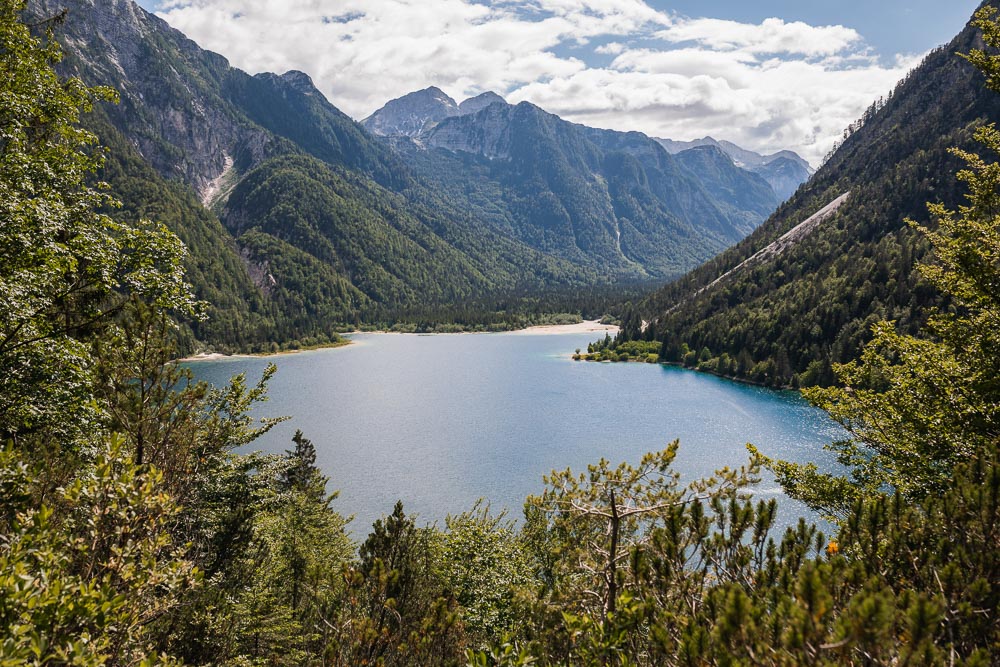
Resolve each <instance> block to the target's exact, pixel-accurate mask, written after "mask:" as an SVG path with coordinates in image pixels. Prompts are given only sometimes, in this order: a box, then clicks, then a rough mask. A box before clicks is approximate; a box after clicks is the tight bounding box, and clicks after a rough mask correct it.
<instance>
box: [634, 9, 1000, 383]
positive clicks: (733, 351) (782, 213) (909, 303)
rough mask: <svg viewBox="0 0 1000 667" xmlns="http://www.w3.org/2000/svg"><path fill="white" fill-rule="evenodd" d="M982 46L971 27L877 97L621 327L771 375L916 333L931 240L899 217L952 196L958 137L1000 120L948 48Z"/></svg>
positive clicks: (800, 376)
mask: <svg viewBox="0 0 1000 667" xmlns="http://www.w3.org/2000/svg"><path fill="white" fill-rule="evenodd" d="M971 48H982V44H981V42H980V41H979V38H978V37H977V33H976V31H975V30H973V29H972V28H968V27H967V28H966V29H965V30H964V31H963V32H962V33H961V34H959V35H958V36H957V37H956V38H955V39H954V40H953V41H952V42H951V43H950V44H948V45H947V46H945V47H943V48H940V49H937V50H935V51H933V52H931V53H930V54H929V55H928V56H927V57H926V58H925V60H924V61H923V63H922V64H921V65H920V66H919V67H918V68H916V69H915V70H913V71H912V72H911V73H910V74H909V75H908V76H907V77H906V78H905V79H904V80H903V81H901V82H900V83H899V84H898V86H897V87H896V89H895V90H894V91H893V93H892V95H891V96H890V97H889V98H888V99H887V100H881V101H879V102H878V103H876V104H873V105H872V106H871V107H870V108H869V109H868V110H867V112H866V113H865V114H864V116H863V117H862V118H861V119H860V121H859V122H858V123H855V124H854V125H853V126H852V127H853V128H854V131H853V133H852V134H850V135H849V136H848V138H847V139H846V140H845V141H844V142H843V144H842V145H840V146H839V148H838V149H837V150H836V151H835V152H834V153H833V154H832V155H831V157H830V158H829V159H828V160H827V162H826V163H825V164H824V165H823V166H822V167H821V168H820V170H819V171H818V172H817V173H816V174H815V175H814V176H813V177H812V178H811V179H810V180H809V181H808V182H807V183H806V184H805V185H803V186H802V187H800V188H799V189H798V191H797V192H796V193H795V195H794V196H793V197H792V198H791V199H790V200H789V201H788V202H786V203H785V204H783V205H782V206H781V207H780V208H779V209H778V210H777V211H776V212H775V214H774V215H773V216H771V218H770V219H769V220H768V221H767V222H765V223H764V224H763V225H761V226H760V227H759V228H758V229H757V230H756V231H755V232H754V233H753V234H751V235H750V236H749V237H748V238H747V239H745V240H744V241H742V242H740V243H739V244H737V245H736V246H734V247H733V248H731V249H730V250H727V251H726V252H724V253H722V254H720V255H719V256H718V257H716V258H715V259H713V260H712V261H710V262H708V263H706V264H705V265H704V266H701V267H699V268H698V269H696V270H694V271H692V272H690V273H689V274H687V275H685V276H684V277H683V278H681V279H680V280H678V281H675V282H674V283H672V284H670V285H668V286H667V287H666V288H664V289H663V290H661V291H659V292H658V293H656V294H655V295H654V296H653V297H651V298H649V299H648V300H646V301H645V302H644V303H643V304H641V305H640V307H639V308H638V309H637V310H636V312H635V313H634V314H633V315H632V316H631V317H630V318H629V321H628V322H627V324H626V333H625V336H624V337H625V338H635V339H642V338H645V339H652V340H658V341H661V343H662V344H661V356H662V357H663V358H664V359H666V360H669V361H679V362H683V363H686V364H687V365H691V366H699V367H701V368H704V369H706V370H710V371H715V372H718V373H721V374H724V375H735V376H739V377H744V378H750V379H753V380H757V381H760V382H767V383H771V384H814V383H828V382H831V381H832V379H833V376H832V373H831V363H833V362H844V361H848V360H851V359H853V358H855V357H856V356H857V354H858V353H859V350H860V348H861V346H862V345H863V344H864V343H865V341H867V340H868V339H869V338H870V328H871V325H872V324H873V323H874V322H876V321H878V320H892V321H895V322H896V326H897V327H898V329H900V330H901V331H904V332H907V333H915V332H916V331H917V329H918V327H919V325H920V323H921V322H922V321H923V320H924V318H925V317H926V315H927V312H928V309H929V308H930V307H932V306H936V305H937V306H939V305H943V304H941V303H940V299H939V297H938V296H937V295H936V294H935V293H934V292H933V290H932V289H931V288H930V287H929V285H928V284H927V283H926V281H925V280H924V279H923V278H922V277H921V275H920V273H919V272H918V271H917V270H916V268H915V265H916V263H917V262H918V261H919V260H920V259H922V258H923V257H924V256H925V255H926V253H927V249H928V243H927V242H926V240H924V238H923V237H922V236H921V235H920V234H919V232H917V231H916V230H914V229H913V228H912V227H911V226H910V225H908V224H907V222H906V220H907V219H908V218H910V219H913V220H916V221H918V222H919V223H921V224H929V223H931V222H932V221H931V220H930V219H929V215H928V212H927V208H926V204H925V203H926V202H928V201H935V202H942V203H944V204H945V205H946V206H948V207H950V208H955V207H957V206H958V205H960V204H961V203H962V202H963V192H964V190H963V186H962V185H961V184H960V183H959V182H958V181H957V180H956V178H955V172H956V170H957V169H958V168H959V167H960V165H961V163H960V161H959V160H958V159H957V158H956V157H955V156H953V155H952V154H951V153H950V152H949V148H951V147H954V146H957V147H961V148H963V149H967V150H973V151H975V150H977V147H976V145H975V142H974V141H973V139H972V133H973V130H974V128H975V127H977V126H979V125H981V124H983V123H984V122H996V121H998V120H1000V97H998V96H997V95H996V94H995V93H992V92H990V91H988V90H986V89H985V87H984V85H983V79H982V75H980V74H979V73H978V72H976V71H975V69H974V68H973V67H972V66H971V65H969V64H968V63H967V62H966V61H965V60H963V59H962V58H960V57H958V56H957V55H956V53H965V52H968V51H969V50H970V49H971Z"/></svg>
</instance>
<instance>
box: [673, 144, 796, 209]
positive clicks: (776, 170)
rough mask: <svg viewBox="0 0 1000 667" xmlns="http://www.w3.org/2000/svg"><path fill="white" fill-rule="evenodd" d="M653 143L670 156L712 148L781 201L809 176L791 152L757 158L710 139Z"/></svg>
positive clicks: (745, 150)
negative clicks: (756, 177)
mask: <svg viewBox="0 0 1000 667" xmlns="http://www.w3.org/2000/svg"><path fill="white" fill-rule="evenodd" d="M656 141H658V142H659V143H660V145H661V146H663V147H664V148H666V149H667V152H669V153H672V154H678V153H681V152H682V151H687V150H690V149H692V148H700V147H702V146H714V147H716V148H718V149H719V150H721V151H722V152H723V153H725V154H726V155H728V156H729V157H730V158H732V160H733V163H734V164H736V166H737V167H741V168H743V169H746V170H748V171H752V172H753V173H755V174H759V175H760V176H762V177H763V178H764V180H766V181H767V182H768V183H769V184H770V185H771V188H772V189H773V190H774V193H775V194H776V195H777V196H778V199H779V200H781V201H785V200H786V199H788V198H789V197H791V196H792V194H793V193H794V192H795V191H796V190H797V189H798V187H799V186H800V185H802V184H803V183H805V182H806V181H808V180H809V177H810V176H812V174H813V169H812V167H810V166H809V163H808V162H806V161H805V160H803V159H802V158H801V157H800V156H799V155H798V153H795V152H794V151H789V150H783V151H778V152H777V153H772V154H770V155H761V154H760V153H755V152H754V151H751V150H747V149H746V148H741V147H740V146H737V145H736V144H734V143H732V142H731V141H716V140H715V139H713V138H712V137H703V138H701V139H695V140H693V141H674V140H672V139H660V138H657V139H656Z"/></svg>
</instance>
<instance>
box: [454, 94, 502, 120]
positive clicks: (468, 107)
mask: <svg viewBox="0 0 1000 667" xmlns="http://www.w3.org/2000/svg"><path fill="white" fill-rule="evenodd" d="M498 103H499V104H507V100H505V99H504V98H502V97H501V96H499V95H497V94H496V93H494V92H493V91H492V90H489V91H487V92H485V93H480V94H479V95H476V96H475V97H470V98H469V99H467V100H465V101H464V102H462V103H461V104H459V105H458V110H459V112H461V113H462V115H465V114H470V113H476V112H477V111H480V110H482V109H485V108H486V107H488V106H490V105H491V104H498Z"/></svg>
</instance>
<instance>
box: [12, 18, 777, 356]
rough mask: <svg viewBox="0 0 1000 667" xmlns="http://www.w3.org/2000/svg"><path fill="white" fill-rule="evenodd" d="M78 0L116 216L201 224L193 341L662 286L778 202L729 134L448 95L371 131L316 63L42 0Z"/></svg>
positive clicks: (74, 55)
mask: <svg viewBox="0 0 1000 667" xmlns="http://www.w3.org/2000/svg"><path fill="white" fill-rule="evenodd" d="M64 8H66V9H67V10H68V11H67V14H66V17H65V20H64V21H63V22H62V24H61V25H60V26H59V27H58V28H57V31H56V37H57V39H58V40H59V41H60V42H61V43H62V44H63V45H64V48H65V50H66V57H65V59H64V60H63V62H62V63H61V64H60V68H61V70H62V72H63V73H64V74H72V75H77V76H79V77H81V78H82V79H83V80H84V81H85V82H86V83H88V84H90V85H107V86H111V87H113V88H115V89H116V90H117V91H118V92H119V95H120V98H121V101H120V103H118V104H117V105H99V106H98V108H97V109H95V111H94V112H93V113H92V114H89V115H88V116H87V117H86V118H84V122H85V123H86V124H87V125H88V127H90V128H91V129H93V130H94V131H95V133H96V134H97V135H98V137H99V139H100V141H101V143H102V144H104V145H105V146H107V147H109V149H110V151H109V157H108V159H107V161H106V164H105V168H104V171H103V173H102V174H101V177H102V178H103V179H104V180H106V181H107V182H109V184H110V185H111V187H112V190H113V191H114V192H115V193H116V194H117V195H118V196H119V197H120V198H121V200H122V202H123V208H122V209H121V210H120V211H116V212H115V214H116V215H121V216H124V217H130V216H131V217H134V216H142V217H148V218H154V219H158V220H162V221H163V222H165V223H166V224H167V225H168V226H170V227H171V228H172V229H173V230H174V231H175V232H176V233H177V234H178V235H179V236H180V237H181V238H182V240H183V241H184V242H185V244H186V245H187V247H188V250H189V253H190V257H189V261H188V276H189V278H190V280H191V281H192V283H193V285H194V287H195V288H196V291H197V293H198V295H199V297H201V298H203V299H205V300H206V301H208V302H209V303H210V304H211V318H210V319H209V321H208V322H206V323H195V324H193V325H192V327H193V328H192V335H193V336H194V337H197V338H198V339H201V340H202V341H207V342H209V343H211V344H213V345H215V346H217V347H222V348H237V347H247V346H251V347H252V346H255V345H260V344H262V343H264V342H267V341H280V340H292V339H299V338H304V337H308V336H312V335H315V334H317V333H322V332H324V331H329V330H330V329H331V328H332V327H335V326H343V325H352V324H358V323H363V322H366V321H367V322H373V321H384V320H385V319H386V318H388V319H392V317H393V316H392V313H394V312H402V311H406V310H412V309H414V308H420V307H424V306H433V307H438V306H442V307H446V306H449V305H452V306H454V305H461V304H467V303H469V302H473V301H477V302H483V301H489V300H490V299H497V298H504V295H510V294H537V293H539V292H544V291H546V290H553V289H555V290H571V289H572V290H578V289H581V288H589V287H590V286H595V285H614V284H620V283H628V282H635V281H650V280H663V279H666V278H669V277H672V276H676V275H679V274H680V273H682V272H683V271H685V270H687V269H690V268H692V267H694V266H697V265H698V264H699V263H701V262H703V261H705V260H706V259H708V258H710V257H711V256H713V255H714V254H716V253H718V252H719V251H721V250H722V249H723V248H725V247H727V246H728V245H731V244H732V243H733V242H735V241H737V240H739V239H740V238H742V237H744V236H745V235H746V234H748V233H749V232H751V231H752V230H753V229H754V228H755V227H756V226H757V225H758V224H759V223H760V222H762V221H763V220H764V219H765V218H766V217H767V215H768V214H769V213H770V212H771V211H772V210H773V209H774V208H775V207H776V206H777V205H778V201H779V200H778V198H777V196H776V195H775V194H774V191H773V190H772V189H771V187H770V186H769V185H768V184H767V182H766V181H765V180H764V179H763V178H761V177H760V176H758V175H756V174H753V173H750V172H748V171H746V170H743V169H740V168H738V167H736V166H735V165H734V163H733V162H732V160H731V159H729V158H728V157H727V156H726V155H725V154H724V153H722V152H721V151H720V150H718V149H716V148H715V147H700V148H699V149H698V150H697V151H686V152H684V153H682V154H679V155H677V156H674V155H671V154H670V153H668V152H667V151H666V150H665V149H663V147H662V146H661V145H660V144H658V143H656V142H655V141H653V140H651V139H649V138H648V137H645V135H641V134H638V133H619V132H611V131H607V130H596V129H593V128H587V127H584V126H581V125H576V124H573V123H569V122H566V121H564V120H562V119H560V118H558V117H557V116H554V115H552V114H548V113H546V112H545V111H543V110H542V109H539V108H538V107H536V106H533V105H531V104H527V103H522V104H519V105H509V104H507V103H506V102H505V101H503V99H502V98H500V97H499V96H498V95H495V94H491V93H485V94H483V95H480V96H478V97H475V98H472V99H470V100H466V101H464V102H463V103H462V104H456V103H455V102H454V101H453V100H450V99H449V98H447V96H445V95H443V94H440V95H439V94H438V93H440V91H434V90H433V89H432V90H429V91H423V92H422V93H420V94H418V95H417V99H414V98H413V97H412V96H407V98H404V100H403V101H396V104H393V103H390V104H389V105H386V109H390V110H391V109H395V110H396V111H395V113H394V114H392V117H391V119H390V118H389V116H390V114H389V113H388V112H385V113H382V114H374V115H373V117H371V118H369V119H366V121H365V126H367V127H368V129H367V130H366V129H365V126H363V125H362V124H359V123H357V122H355V121H353V120H352V119H351V118H349V117H348V116H347V115H345V114H344V113H342V112H341V111H340V110H338V109H337V108H336V107H335V106H334V105H333V104H331V103H330V102H329V101H328V100H327V99H326V98H325V97H324V96H323V95H322V93H320V91H319V90H318V89H317V88H316V87H315V86H314V85H313V83H312V81H311V80H310V78H309V77H308V76H307V75H306V74H304V73H302V72H295V71H292V72H286V73H285V74H281V75H277V74H270V73H263V74H258V75H254V76H251V75H249V74H246V73H245V72H242V71H240V70H238V69H236V68H233V67H231V66H230V65H229V63H228V61H226V59H225V58H223V57H222V56H220V55H218V54H215V53H211V52H209V51H206V50H204V49H201V48H200V47H199V46H198V45H197V44H195V43H194V42H192V41H191V40H189V39H188V38H186V37H185V36H184V35H183V34H181V33H180V32H178V31H177V30H174V29H173V28H171V27H170V26H169V25H167V24H166V23H165V22H164V21H162V20H161V19H159V18H158V17H156V16H154V15H152V14H150V13H148V12H146V11H144V10H143V9H142V8H140V7H139V6H138V5H137V4H135V3H134V2H132V1H131V0H31V2H29V4H28V11H29V13H31V14H32V15H34V16H35V17H36V18H39V19H40V18H47V17H51V16H56V15H58V14H59V13H60V12H61V11H62V9H64ZM390 120H391V122H390ZM389 133H391V135H392V136H379V135H388V134H389ZM467 149H472V150H467Z"/></svg>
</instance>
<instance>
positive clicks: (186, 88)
mask: <svg viewBox="0 0 1000 667" xmlns="http://www.w3.org/2000/svg"><path fill="white" fill-rule="evenodd" d="M63 8H65V9H66V10H67V15H66V20H65V22H64V23H63V24H62V26H60V28H59V31H60V34H58V37H59V39H60V40H61V41H62V42H63V43H64V44H65V45H66V47H68V57H67V59H66V60H65V61H64V62H63V64H62V67H63V68H64V69H65V70H67V71H68V72H71V73H74V74H79V75H80V76H81V77H82V78H84V80H85V81H86V82H87V83H88V84H91V85H97V84H100V85H106V86H111V87H113V88H115V89H116V90H117V91H118V93H119V95H120V97H121V101H120V102H119V104H117V105H103V106H102V113H104V114H106V116H107V118H108V120H109V121H110V122H111V123H112V124H113V125H114V126H115V127H116V128H117V129H118V130H120V131H121V132H122V134H123V135H125V136H127V137H129V139H130V141H131V142H132V144H133V146H134V147H135V148H136V149H137V150H138V151H139V153H140V154H141V155H142V156H143V157H144V158H145V159H146V160H148V161H149V163H150V164H151V165H152V166H153V167H154V168H155V169H156V170H157V171H158V172H160V174H161V175H163V176H165V177H167V178H170V179H179V180H181V181H183V182H185V183H186V184H188V185H189V186H191V187H192V188H193V189H194V190H195V191H196V192H197V193H198V194H199V196H200V197H201V198H202V199H203V200H204V199H205V198H206V196H207V195H208V194H211V193H210V190H211V189H212V187H213V184H216V183H217V182H218V179H219V177H220V176H221V175H222V174H223V173H225V172H226V170H227V167H228V163H227V159H229V158H228V156H233V157H234V158H235V159H236V160H237V165H238V167H239V168H240V169H241V170H246V169H248V168H252V167H253V166H254V165H255V164H256V163H258V162H260V161H261V160H262V159H263V158H264V157H265V156H266V155H267V154H268V153H269V152H270V147H269V144H270V143H271V142H270V137H269V136H268V134H267V133H266V132H265V131H264V130H263V129H262V128H259V127H255V126H254V125H253V124H252V123H249V122H247V121H246V120H245V119H244V118H241V117H240V114H239V113H238V112H236V111H235V110H234V109H233V108H232V105H231V104H229V103H228V102H227V101H226V100H225V99H223V98H222V97H220V96H219V94H218V92H217V91H218V82H219V81H220V80H224V79H225V78H226V77H228V76H234V75H235V76H239V75H242V76H246V74H244V73H243V72H240V71H239V70H235V69H233V68H231V67H230V66H229V62H228V61H227V60H226V59H225V58H223V57H222V56H220V55H218V54H215V53H211V52H208V51H204V50H202V49H201V48H200V47H198V45H197V44H195V43H194V42H193V41H191V40H189V39H188V38H187V37H185V36H184V35H183V34H182V33H180V32H179V31H177V30H174V29H173V28H171V27H170V26H169V25H167V23H166V22H165V21H163V20H162V19H160V18H158V17H156V16H154V15H153V14H150V13H149V12H146V11H145V10H143V9H142V8H141V7H139V6H138V5H137V4H135V3H134V2H132V1H131V0H31V2H29V11H30V12H32V13H33V14H35V15H36V16H40V17H44V16H51V15H55V14H57V13H59V12H60V11H62V9H63Z"/></svg>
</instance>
